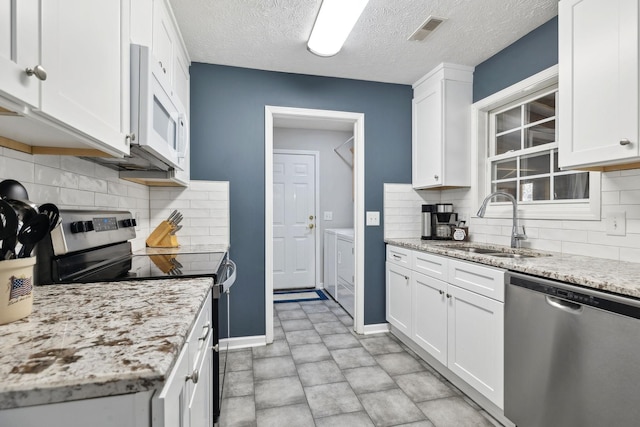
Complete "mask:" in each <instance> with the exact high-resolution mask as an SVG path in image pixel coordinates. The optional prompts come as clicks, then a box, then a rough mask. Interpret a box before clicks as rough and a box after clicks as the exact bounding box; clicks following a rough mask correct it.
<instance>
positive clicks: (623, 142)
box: [620, 138, 631, 145]
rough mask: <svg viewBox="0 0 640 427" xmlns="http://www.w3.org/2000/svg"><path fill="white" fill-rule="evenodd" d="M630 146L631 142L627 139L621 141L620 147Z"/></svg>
mask: <svg viewBox="0 0 640 427" xmlns="http://www.w3.org/2000/svg"><path fill="white" fill-rule="evenodd" d="M629 144H631V141H629V140H628V139H626V138H625V139H621V140H620V145H629Z"/></svg>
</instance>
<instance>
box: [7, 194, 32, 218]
mask: <svg viewBox="0 0 640 427" xmlns="http://www.w3.org/2000/svg"><path fill="white" fill-rule="evenodd" d="M7 202H8V203H9V204H10V205H11V207H13V209H14V210H15V211H16V214H17V215H18V221H20V222H21V223H22V224H24V223H26V222H28V221H29V220H30V219H31V218H33V217H34V216H36V215H37V214H38V210H37V209H36V205H35V204H33V203H31V202H30V201H28V200H21V199H7Z"/></svg>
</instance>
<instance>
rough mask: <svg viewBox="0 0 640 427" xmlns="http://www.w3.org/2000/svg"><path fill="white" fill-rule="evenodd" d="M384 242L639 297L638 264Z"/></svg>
mask: <svg viewBox="0 0 640 427" xmlns="http://www.w3.org/2000/svg"><path fill="white" fill-rule="evenodd" d="M385 243H389V244H393V245H396V246H403V247H406V248H409V249H417V250H420V251H424V252H431V253H434V254H440V255H447V256H450V257H453V258H459V259H463V260H468V261H475V262H479V263H482V264H486V265H492V266H495V267H500V268H504V269H507V270H513V271H518V272H521V273H527V274H531V275H534V276H540V277H546V278H549V279H555V280H560V281H563V282H567V283H572V284H575V285H580V286H585V287H589V288H595V289H600V290H603V291H607V292H613V293H616V294H622V295H626V296H632V297H635V298H640V263H632V262H622V261H612V260H609V259H604V258H593V257H586V256H580V255H567V254H561V253H558V252H544V251H530V252H533V253H538V254H545V255H548V256H540V257H533V258H519V259H511V258H497V257H492V256H489V255H483V254H478V253H473V252H464V251H459V250H455V249H452V248H450V246H456V245H457V246H461V247H462V246H474V247H484V248H490V249H497V251H504V252H509V251H510V248H508V247H504V246H496V245H484V244H476V243H469V242H453V241H428V240H426V241H425V240H420V239H386V240H385ZM445 246H449V247H445ZM523 252H524V253H526V252H527V250H523Z"/></svg>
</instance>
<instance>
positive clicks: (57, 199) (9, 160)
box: [0, 147, 149, 249]
mask: <svg viewBox="0 0 640 427" xmlns="http://www.w3.org/2000/svg"><path fill="white" fill-rule="evenodd" d="M4 179H15V180H17V181H20V182H21V183H22V184H23V185H24V186H25V187H26V189H27V192H28V193H29V199H31V201H33V202H35V203H37V204H43V203H47V202H51V203H55V204H56V205H57V206H58V207H59V208H67V209H94V208H97V209H109V210H115V209H123V210H129V211H131V212H132V213H133V214H134V215H136V214H138V218H139V219H140V221H139V227H138V228H139V230H138V229H136V235H137V237H136V239H135V240H134V241H133V242H132V244H133V246H134V249H138V248H142V247H144V239H145V238H146V236H147V235H148V234H149V188H148V187H146V186H144V185H140V184H135V183H132V182H129V181H124V180H121V179H120V178H118V172H116V171H114V170H111V169H109V168H107V167H105V166H101V165H98V164H95V163H93V162H91V161H89V160H85V159H81V158H78V157H72V156H49V155H30V154H26V153H22V152H20V151H15V150H11V149H8V148H2V147H0V180H4Z"/></svg>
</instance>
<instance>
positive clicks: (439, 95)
mask: <svg viewBox="0 0 640 427" xmlns="http://www.w3.org/2000/svg"><path fill="white" fill-rule="evenodd" d="M472 82H473V68H472V67H465V66H461V65H452V64H440V65H439V66H438V67H436V68H435V69H434V70H433V71H431V72H430V73H429V74H427V75H426V76H424V77H423V78H422V79H420V80H419V81H418V82H416V83H415V84H414V85H413V136H412V141H413V145H412V152H413V155H412V181H413V187H414V188H416V189H423V188H442V187H466V186H469V185H471V176H470V169H471V168H470V166H471V164H470V157H469V152H470V140H471V103H472V93H473V87H472Z"/></svg>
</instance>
